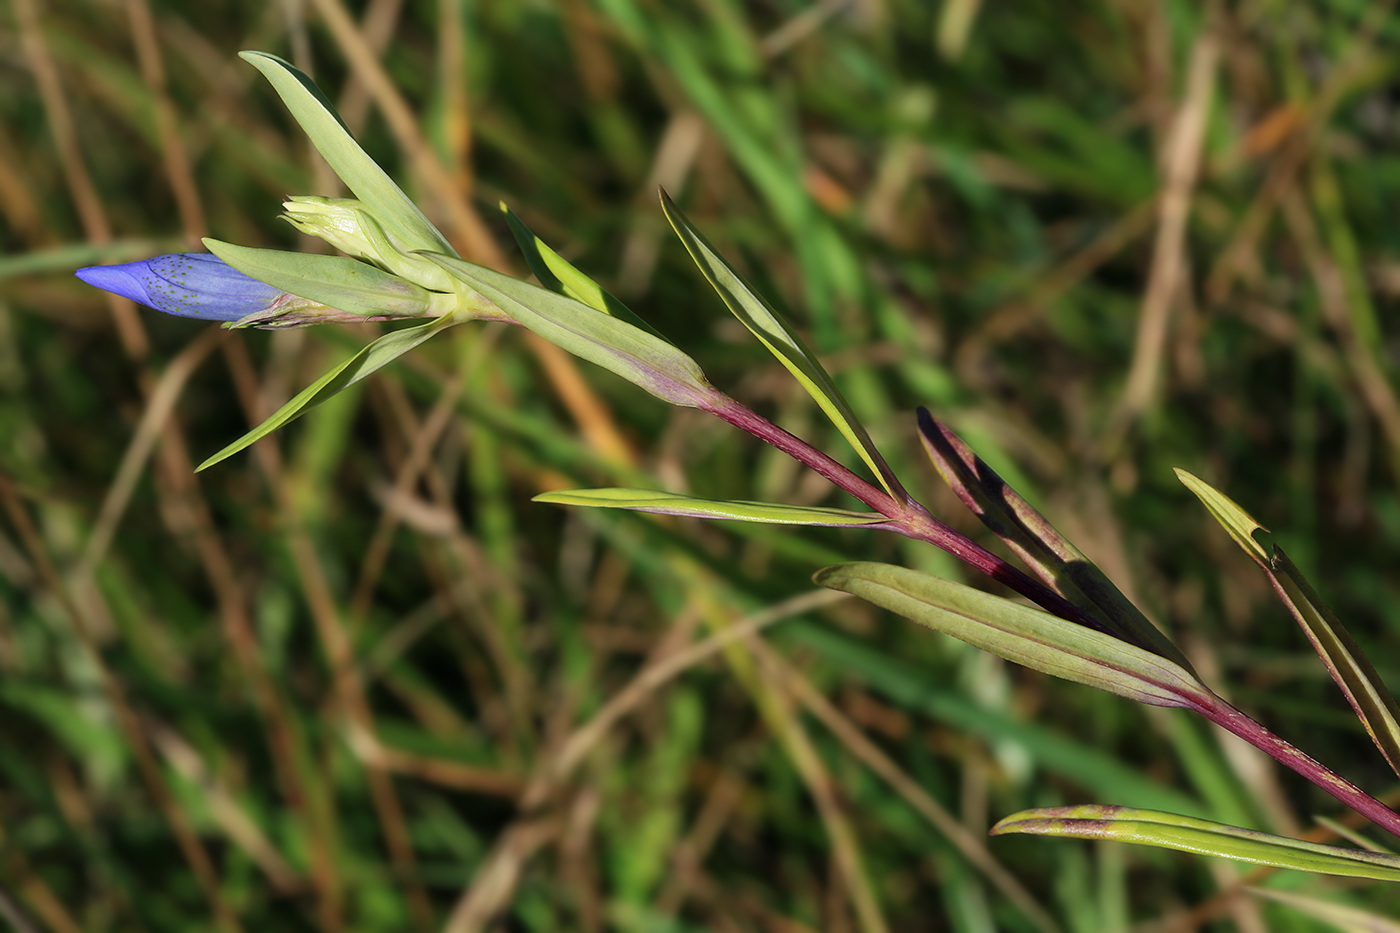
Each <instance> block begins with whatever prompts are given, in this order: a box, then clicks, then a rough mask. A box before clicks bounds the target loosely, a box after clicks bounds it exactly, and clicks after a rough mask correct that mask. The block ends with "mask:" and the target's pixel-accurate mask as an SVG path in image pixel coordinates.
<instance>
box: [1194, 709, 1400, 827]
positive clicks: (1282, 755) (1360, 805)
mask: <svg viewBox="0 0 1400 933" xmlns="http://www.w3.org/2000/svg"><path fill="white" fill-rule="evenodd" d="M1212 697H1213V702H1212V703H1211V705H1210V706H1199V705H1196V704H1192V706H1191V709H1194V710H1195V711H1196V712H1198V713H1200V714H1201V715H1202V716H1204V717H1206V718H1207V719H1209V720H1210V721H1211V722H1213V723H1215V724H1216V725H1217V726H1220V727H1221V728H1222V729H1224V730H1226V731H1227V732H1230V733H1233V734H1234V735H1237V736H1239V737H1240V738H1242V739H1244V740H1245V741H1246V742H1248V743H1249V744H1250V745H1253V746H1254V747H1255V748H1257V749H1259V750H1260V751H1262V752H1264V753H1265V754H1267V755H1268V756H1269V757H1271V758H1273V759H1274V760H1275V761H1277V762H1279V763H1280V764H1283V765H1287V766H1288V767H1289V768H1291V769H1293V770H1294V771H1296V772H1298V773H1299V774H1301V775H1302V776H1303V777H1305V778H1307V779H1308V780H1309V781H1311V782H1313V783H1314V784H1316V785H1317V786H1318V787H1320V788H1322V789H1323V790H1325V791H1327V793H1329V794H1331V795H1332V796H1333V797H1336V798H1337V799H1338V800H1340V801H1341V802H1342V803H1344V804H1346V805H1347V806H1348V807H1351V808H1352V809H1353V810H1355V811H1356V812H1357V813H1360V814H1361V815H1363V816H1365V817H1366V818H1367V819H1368V820H1370V821H1371V822H1372V823H1375V824H1376V825H1377V826H1379V827H1381V828H1382V829H1384V830H1385V831H1386V832H1388V833H1390V834H1391V835H1392V836H1400V813H1396V812H1395V811H1394V810H1392V809H1390V808H1389V807H1387V806H1386V805H1385V804H1383V803H1381V802H1380V801H1379V800H1377V799H1376V798H1374V797H1372V796H1371V795H1370V794H1368V793H1366V792H1365V791H1363V790H1362V789H1361V788H1359V787H1357V786H1356V785H1355V784H1353V783H1351V782H1350V781H1348V780H1347V779H1346V778H1344V777H1342V776H1341V775H1339V774H1337V773H1336V772H1335V771H1333V770H1331V769H1330V768H1328V767H1327V766H1326V765H1324V764H1322V763H1321V762H1319V761H1317V760H1316V759H1314V758H1312V757H1311V756H1310V755H1308V754H1306V753H1305V752H1303V751H1301V750H1300V749H1297V748H1294V747H1293V746H1292V745H1290V744H1288V743H1287V742H1285V741H1284V740H1283V739H1281V738H1279V737H1278V736H1276V735H1274V734H1273V733H1272V732H1270V731H1269V730H1268V729H1266V728H1265V727H1264V726H1263V725H1262V724H1260V723H1258V722H1255V721H1254V720H1253V719H1250V718H1249V717H1248V716H1246V715H1245V714H1244V713H1242V712H1240V711H1239V710H1237V709H1235V708H1234V707H1233V706H1231V705H1230V704H1229V703H1226V702H1225V701H1224V700H1222V699H1220V698H1219V697H1217V696H1214V695H1212Z"/></svg>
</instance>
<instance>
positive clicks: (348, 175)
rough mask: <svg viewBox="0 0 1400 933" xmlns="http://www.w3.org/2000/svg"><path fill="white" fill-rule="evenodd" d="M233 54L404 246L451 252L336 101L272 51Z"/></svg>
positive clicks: (439, 234) (410, 248)
mask: <svg viewBox="0 0 1400 933" xmlns="http://www.w3.org/2000/svg"><path fill="white" fill-rule="evenodd" d="M238 56H239V58H242V59H243V60H244V61H246V62H247V63H248V64H250V65H252V66H253V67H254V68H256V69H258V71H260V72H262V74H263V77H265V78H267V80H268V81H269V82H271V84H272V87H273V88H274V89H275V90H276V91H277V93H278V94H279V95H280V96H281V98H282V102H283V103H285V104H286V105H287V109H288V110H290V111H291V112H292V116H293V117H295V118H296V121H297V122H298V123H300V124H301V128H302V129H303V130H305V131H306V135H307V136H309V137H310V138H311V142H312V144H314V145H315V146H316V149H317V151H319V152H320V153H321V155H322V156H323V157H324V158H325V160H326V162H327V163H328V164H329V165H330V167H331V168H332V169H333V170H334V171H335V173H336V174H337V175H339V176H340V179H341V181H343V182H345V184H346V186H347V187H348V188H349V189H350V190H351V191H353V192H355V196H356V197H357V198H359V199H360V200H361V201H362V202H364V204H365V206H366V207H368V208H369V209H370V211H372V212H373V213H374V215H375V216H376V217H377V218H379V222H380V223H381V224H382V225H383V226H384V229H385V230H387V231H388V232H389V233H391V234H393V235H394V236H395V237H397V238H398V239H399V241H400V242H401V243H402V244H403V246H404V248H405V249H408V250H420V249H423V250H431V251H433V252H435V253H448V254H449V255H454V256H455V255H456V253H455V252H454V251H453V249H452V247H451V246H450V245H449V244H448V242H447V240H446V239H444V237H443V235H442V234H441V233H439V232H438V229H437V228H436V227H434V226H433V225H432V224H431V223H430V222H429V221H428V218H427V217H425V216H423V212H422V211H420V210H419V209H418V206H417V205H416V204H414V203H413V202H412V201H411V200H409V198H408V195H406V194H404V193H403V191H402V190H401V189H400V188H399V186H398V185H396V184H394V180H393V179H392V178H390V177H389V176H388V174H387V173H385V171H384V170H383V169H382V168H380V167H379V165H378V164H377V163H376V162H375V161H374V160H373V159H371V158H370V157H369V156H368V155H367V154H366V153H365V151H364V150H363V149H361V148H360V144H359V143H357V142H355V140H354V138H353V137H351V135H350V131H349V130H348V129H346V128H345V123H344V122H343V121H342V120H341V119H340V114H338V113H336V112H335V107H333V106H332V105H331V102H330V101H329V100H328V99H327V98H326V95H325V94H323V93H321V89H320V88H318V87H317V86H316V85H315V84H314V83H313V82H312V80H311V79H310V78H308V77H307V76H306V75H305V74H303V73H302V72H301V71H299V70H297V68H296V67H295V66H293V65H292V64H291V63H290V62H287V61H284V60H283V59H280V58H278V57H277V56H276V55H269V54H268V53H266V52H239V53H238Z"/></svg>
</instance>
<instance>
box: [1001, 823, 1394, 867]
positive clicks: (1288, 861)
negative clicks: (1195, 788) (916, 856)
mask: <svg viewBox="0 0 1400 933" xmlns="http://www.w3.org/2000/svg"><path fill="white" fill-rule="evenodd" d="M1006 833H1033V834H1036V835H1041V836H1065V837H1069V838H1073V839H1111V840H1114V841H1117V842H1128V843H1134V844H1137V845H1148V846H1160V847H1162V848H1166V849H1178V850H1180V851H1183V852H1194V853H1196V854H1197V855H1214V856H1218V857H1220V858H1228V859H1234V860H1236V861H1240V862H1252V863H1254V864H1256V865H1271V866H1273V867H1275V868H1295V869H1298V870H1299V871H1311V872H1317V873H1319V874H1324V875H1345V876H1347V877H1351V878H1371V879H1375V880H1377V881H1400V858H1397V857H1396V856H1393V855H1383V854H1381V853H1378V852H1366V851H1364V850H1361V849H1346V848H1342V847H1340V846H1326V845H1321V844H1319V843H1316V842H1303V841H1302V840H1300V839H1290V838H1288V837H1287V836H1275V835H1271V834H1269V833H1261V832H1256V831H1255V830H1252V829H1241V828H1240V827H1238V826H1228V825H1226V824H1224V823H1212V822H1210V821H1209V820H1198V819H1195V818H1193V817H1189V816H1180V815H1178V814H1175V813H1162V812H1160V811H1157V810H1136V809H1133V808H1131V807H1112V806H1097V805H1091V806H1082V807H1048V808H1045V809H1040V810H1025V811H1023V812H1021V813H1015V814H1012V815H1011V816H1008V817H1007V818H1006V819H1004V820H1002V821H1001V822H999V823H997V824H996V825H995V826H993V827H992V835H994V836H999V835H1003V834H1006Z"/></svg>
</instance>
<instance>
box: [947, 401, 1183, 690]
mask: <svg viewBox="0 0 1400 933" xmlns="http://www.w3.org/2000/svg"><path fill="white" fill-rule="evenodd" d="M919 436H920V440H921V441H922V442H923V445H924V450H925V452H927V453H928V456H929V459H930V460H932V461H933V465H934V468H935V469H937V470H938V473H939V475H940V476H942V477H943V480H944V482H946V483H947V484H948V486H949V488H951V489H952V490H953V492H954V493H955V494H956V495H957V497H958V498H959V499H961V500H962V501H963V503H964V504H965V505H966V506H967V507H968V508H969V509H971V510H972V511H973V513H974V514H976V516H977V517H978V518H979V519H981V520H982V524H984V525H986V526H987V527H988V528H990V529H991V530H992V532H993V533H994V534H995V535H996V536H997V537H998V538H1001V540H1003V541H1005V542H1006V544H1007V546H1008V547H1010V548H1011V550H1013V551H1015V552H1016V555H1017V556H1018V557H1020V558H1021V560H1023V561H1025V562H1026V566H1027V567H1030V568H1031V570H1032V572H1034V573H1035V575H1036V576H1038V577H1040V579H1041V580H1043V581H1045V583H1046V584H1047V585H1048V586H1050V588H1051V589H1053V590H1054V591H1055V592H1057V593H1059V594H1060V595H1061V596H1063V597H1064V598H1065V599H1067V600H1068V601H1069V602H1070V603H1072V604H1074V605H1075V606H1078V607H1079V608H1081V609H1083V610H1084V611H1085V612H1088V613H1089V614H1090V615H1091V616H1092V617H1093V618H1094V619H1096V620H1098V621H1099V622H1101V623H1102V624H1103V626H1104V628H1105V630H1106V631H1109V632H1112V633H1113V634H1115V635H1117V636H1118V637H1119V638H1122V639H1123V640H1124V641H1127V642H1130V643H1131V644H1134V645H1137V646H1138V647H1139V648H1143V649H1145V650H1147V651H1151V652H1152V653H1153V654H1159V655H1161V656H1162V657H1164V658H1168V659H1170V660H1171V661H1173V662H1175V663H1176V664H1178V665H1180V666H1181V667H1183V668H1185V669H1186V670H1188V671H1192V672H1193V673H1194V669H1193V668H1192V667H1191V663H1190V662H1189V661H1187V660H1186V656H1185V655H1183V654H1182V653H1181V651H1180V650H1179V649H1178V648H1177V647H1176V645H1174V644H1172V642H1171V640H1170V639H1169V638H1167V637H1166V636H1165V635H1163V634H1162V633H1161V632H1160V631H1158V629H1157V627H1156V626H1155V625H1153V624H1152V622H1151V621H1150V620H1148V618H1147V617H1146V616H1145V615H1143V614H1142V612H1141V611H1140V610H1139V609H1138V608H1137V607H1136V606H1134V605H1133V604H1132V601H1131V600H1129V599H1128V597H1126V596H1124V595H1123V592H1122V591H1121V590H1119V589H1118V587H1117V586H1115V585H1114V584H1113V581H1112V580H1110V579H1109V578H1108V576H1107V575H1106V574H1105V573H1104V572H1103V571H1102V570H1100V569H1099V568H1098V567H1097V566H1096V565H1095V564H1094V563H1093V562H1092V561H1090V560H1089V559H1088V558H1087V557H1085V556H1084V555H1083V553H1081V552H1080V550H1079V549H1078V548H1077V547H1075V546H1074V545H1073V544H1071V543H1070V542H1069V541H1068V540H1066V539H1065V537H1064V536H1063V535H1061V534H1060V533H1059V532H1058V531H1056V530H1055V527H1054V526H1053V525H1051V524H1050V522H1048V521H1047V520H1046V518H1045V516H1044V515H1041V514H1040V512H1039V511H1037V510H1036V509H1035V508H1034V507H1032V506H1031V504H1030V503H1029V502H1027V501H1026V500H1025V499H1023V498H1021V496H1020V495H1019V494H1018V493H1017V492H1016V490H1014V489H1012V488H1011V487H1010V486H1009V485H1008V484H1007V483H1006V481H1005V480H1003V479H1002V478H1001V477H1000V476H999V475H997V472H996V471H995V470H993V469H992V468H991V467H990V466H988V465H987V464H986V462H984V461H983V460H982V458H981V457H979V456H977V454H975V453H973V451H972V448H970V447H968V446H967V444H966V443H964V442H963V440H962V438H960V437H958V436H957V435H956V434H955V433H953V431H952V430H951V429H949V428H948V427H947V425H944V424H942V423H940V422H938V421H935V420H934V418H933V416H932V415H930V414H929V413H928V411H927V409H923V408H920V409H919Z"/></svg>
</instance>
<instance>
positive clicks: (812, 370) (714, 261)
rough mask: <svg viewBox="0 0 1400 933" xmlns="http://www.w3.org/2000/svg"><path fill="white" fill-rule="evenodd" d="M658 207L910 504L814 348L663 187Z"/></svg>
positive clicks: (722, 292)
mask: <svg viewBox="0 0 1400 933" xmlns="http://www.w3.org/2000/svg"><path fill="white" fill-rule="evenodd" d="M661 209H662V210H663V211H665V213H666V219H667V220H669V221H670V222H671V227H672V228H673V229H674V230H675V231H676V235H677V236H679V237H680V238H681V242H682V243H684V244H685V248H686V250H687V251H688V252H689V253H690V257H691V259H693V260H695V264H696V265H697V266H699V267H700V271H701V272H702V273H704V275H705V278H706V279H708V280H709V283H710V284H711V285H712V286H714V289H715V291H717V292H719V296H720V297H721V298H722V299H724V303H725V304H726V305H728V306H729V310H730V311H732V312H734V316H735V317H737V318H738V319H739V320H740V321H742V322H743V323H744V326H745V327H747V328H748V329H749V330H750V331H752V332H753V335H754V336H755V337H757V338H758V339H759V340H760V341H762V343H763V345H764V346H765V347H767V348H768V350H769V352H771V353H772V354H773V355H774V356H776V357H777V358H778V361H779V362H780V363H782V364H783V365H784V366H786V367H787V369H788V371H789V372H791V373H792V374H793V375H794V376H795V377H797V381H798V382H800V383H802V387H803V388H804V389H806V390H807V392H808V394H810V395H811V396H812V398H814V399H815V400H816V402H817V404H818V405H819V406H821V409H822V411H824V412H825V413H826V416H827V417H828V418H830V419H831V422H832V424H834V425H836V428H837V430H839V431H840V432H841V433H842V435H844V436H845V438H846V440H848V441H850V443H851V446H852V447H854V448H855V449H856V453H858V454H860V458H861V459H862V460H864V461H865V463H866V465H867V466H869V467H870V469H871V470H872V471H873V472H874V474H875V475H876V477H878V478H879V480H880V484H881V485H882V486H884V487H885V491H886V492H888V493H889V494H890V495H891V496H893V497H894V498H896V499H898V500H899V501H900V502H908V501H909V495H908V493H906V492H905V491H904V487H903V486H901V485H900V483H899V480H898V479H897V478H896V477H895V475H894V471H893V470H891V469H890V465H889V464H888V463H886V462H885V458H884V457H882V456H881V455H880V452H879V451H878V450H876V449H875V443H874V442H873V441H872V440H871V439H870V434H869V433H868V432H867V431H866V430H865V426H864V425H862V424H861V423H860V421H859V420H858V419H857V418H856V416H855V412H853V411H851V406H850V405H849V404H848V403H847V402H846V400H845V398H843V397H842V396H841V392H840V391H839V390H838V389H837V388H836V384H835V383H834V382H832V381H831V377H830V376H829V375H827V372H826V370H825V369H823V368H822V365H821V363H819V362H818V361H817V358H816V356H815V355H814V354H813V353H812V351H811V350H808V349H807V345H806V344H804V343H803V342H802V338H800V337H798V336H797V332H796V331H794V330H793V329H792V327H791V325H789V324H788V323H787V321H785V320H783V318H782V316H781V315H780V314H778V312H777V311H775V310H774V309H773V307H772V306H771V305H769V304H768V302H767V301H765V300H764V299H763V297H762V296H761V295H759V294H758V292H756V291H754V289H753V287H752V286H750V285H749V283H748V282H746V281H744V278H743V276H741V275H739V273H738V272H737V271H735V269H734V267H733V266H731V265H729V263H728V262H726V261H725V260H724V257H722V256H721V255H720V254H719V253H718V252H716V251H715V248H714V247H713V246H711V245H710V241H709V240H707V239H705V237H704V235H703V234H702V233H701V232H700V231H699V230H697V229H695V227H694V225H692V224H691V222H690V220H689V219H687V218H686V216H685V214H683V213H682V212H681V209H680V208H678V207H676V204H675V202H674V201H672V200H671V198H670V196H669V195H667V194H666V192H665V191H662V192H661Z"/></svg>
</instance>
